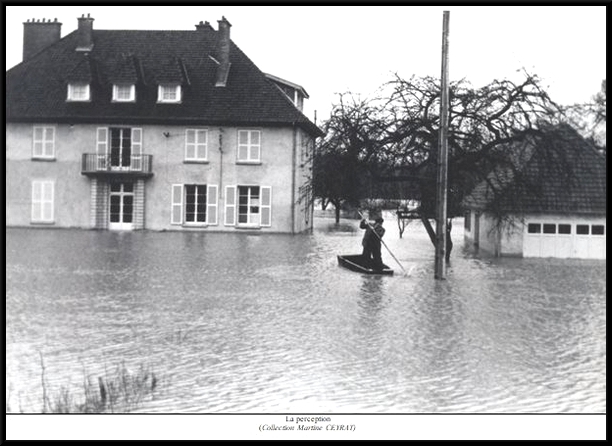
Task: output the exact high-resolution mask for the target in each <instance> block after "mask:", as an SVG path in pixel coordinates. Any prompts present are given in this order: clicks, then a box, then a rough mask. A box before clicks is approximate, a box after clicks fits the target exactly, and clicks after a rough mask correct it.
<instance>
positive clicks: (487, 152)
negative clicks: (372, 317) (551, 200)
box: [314, 70, 564, 222]
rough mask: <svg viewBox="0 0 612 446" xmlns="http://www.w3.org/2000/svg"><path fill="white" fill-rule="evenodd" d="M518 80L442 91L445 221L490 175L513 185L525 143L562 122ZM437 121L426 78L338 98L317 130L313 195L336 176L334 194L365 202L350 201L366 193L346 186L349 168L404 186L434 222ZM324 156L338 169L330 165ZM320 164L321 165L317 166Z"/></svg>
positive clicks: (539, 93) (534, 88)
mask: <svg viewBox="0 0 612 446" xmlns="http://www.w3.org/2000/svg"><path fill="white" fill-rule="evenodd" d="M523 74H524V79H523V80H522V81H521V82H518V83H515V82H512V81H510V80H494V81H493V82H491V83H490V84H488V85H486V86H484V87H481V88H473V87H472V86H471V85H470V84H469V83H468V82H466V81H464V80H462V81H459V82H454V83H452V84H451V85H450V104H449V133H448V138H449V139H448V147H449V151H448V153H449V158H448V175H449V177H448V184H449V194H448V210H449V216H451V217H452V216H457V215H460V213H461V202H462V201H463V198H464V197H465V196H466V195H467V194H468V193H469V192H471V190H472V189H473V187H474V186H475V185H476V184H477V183H479V182H481V181H483V180H485V181H492V180H491V172H492V171H494V169H497V170H498V171H505V172H506V175H513V176H514V178H515V179H520V173H519V171H520V168H521V167H522V161H523V160H524V158H525V157H526V156H531V155H532V154H531V153H530V152H528V151H529V150H533V145H532V144H528V143H529V142H530V141H533V138H537V137H538V136H539V135H541V134H542V128H543V126H544V124H545V123H557V122H559V121H560V120H561V119H563V118H564V113H563V110H562V109H561V107H560V106H558V105H557V104H556V103H555V102H554V101H553V100H552V99H551V98H550V97H549V95H548V94H547V92H546V91H545V90H544V89H543V88H542V86H541V85H540V80H539V78H538V77H537V76H536V75H532V74H529V73H527V72H526V71H524V70H523ZM439 114H440V84H439V80H438V79H436V78H432V77H423V78H418V77H412V78H410V79H408V80H406V79H402V78H401V77H399V76H398V75H396V76H395V78H394V79H392V80H391V81H390V82H388V83H387V84H385V85H383V86H382V87H381V89H380V91H379V92H378V94H377V97H376V98H375V99H371V100H360V99H355V98H354V97H352V96H351V97H350V100H349V101H347V100H346V95H343V96H341V97H340V102H339V104H338V105H336V106H335V107H334V110H333V113H332V116H331V118H330V120H328V121H327V122H326V123H325V130H326V131H327V136H326V138H325V139H324V140H323V141H322V142H321V143H320V144H319V146H318V150H317V155H316V156H317V157H318V158H319V160H318V161H317V159H316V158H315V166H316V165H317V164H318V165H319V169H322V171H323V172H327V173H326V174H325V175H322V174H321V170H319V175H315V176H314V185H315V190H316V191H317V195H318V196H320V197H322V196H324V195H325V194H326V192H325V190H328V191H329V190H331V189H332V187H331V185H330V181H333V179H334V177H336V178H338V181H339V182H341V184H342V185H344V186H346V188H344V186H343V191H344V192H342V193H341V194H340V195H344V196H345V198H346V199H347V200H348V199H350V200H355V199H357V198H366V197H367V195H365V196H360V197H356V196H355V194H356V195H358V196H359V195H360V194H365V193H367V191H368V190H369V189H368V187H367V186H364V184H363V183H360V185H359V186H360V187H357V186H356V185H355V184H354V183H351V182H350V181H348V179H347V178H345V177H344V174H342V173H340V172H339V171H338V168H340V167H341V166H342V165H344V166H348V167H349V169H350V170H349V172H348V176H349V177H350V176H356V177H357V178H361V179H366V175H365V174H363V172H364V171H367V172H368V175H367V178H369V179H370V180H372V181H375V182H406V183H409V184H410V187H409V189H410V190H411V191H412V194H413V196H411V197H405V198H415V199H419V200H420V201H421V203H422V205H421V208H420V212H421V215H422V217H423V221H424V222H425V219H426V218H433V217H435V199H436V198H435V197H436V191H435V184H436V183H435V178H436V168H437V167H436V165H437V152H438V143H439V141H438V139H439V128H440V116H439ZM330 153H335V154H336V156H340V157H341V158H340V159H342V160H343V161H342V163H345V164H342V163H338V162H336V163H332V162H330V161H329V159H330V155H329V154H330ZM342 157H346V159H345V158H342ZM551 159H552V158H551ZM349 160H350V162H349ZM321 161H325V163H328V166H327V167H325V166H323V167H321V166H322V164H321ZM500 168H501V169H500ZM316 171H317V168H316V167H315V172H316ZM323 178H325V179H326V180H327V182H325V183H324V182H323V181H322V179H323ZM319 183H320V184H323V185H324V187H319ZM349 192H350V193H349ZM376 198H384V197H376ZM500 217H503V216H500Z"/></svg>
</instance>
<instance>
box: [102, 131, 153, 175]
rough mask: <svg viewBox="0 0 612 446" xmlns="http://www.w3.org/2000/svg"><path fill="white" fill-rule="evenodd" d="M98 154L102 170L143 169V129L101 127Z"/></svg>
mask: <svg viewBox="0 0 612 446" xmlns="http://www.w3.org/2000/svg"><path fill="white" fill-rule="evenodd" d="M96 154H97V158H98V166H97V168H98V169H100V170H105V169H110V170H129V171H140V170H142V168H143V165H142V129H141V128H136V127H133V128H130V127H110V128H107V127H99V128H98V129H97V136H96Z"/></svg>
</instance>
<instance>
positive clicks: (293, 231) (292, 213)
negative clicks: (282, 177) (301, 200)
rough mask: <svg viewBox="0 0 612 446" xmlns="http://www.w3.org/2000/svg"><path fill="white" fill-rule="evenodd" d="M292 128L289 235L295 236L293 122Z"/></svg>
mask: <svg viewBox="0 0 612 446" xmlns="http://www.w3.org/2000/svg"><path fill="white" fill-rule="evenodd" d="M292 126H293V148H292V153H291V203H290V204H291V234H292V235H293V234H295V162H296V159H297V157H296V153H295V152H296V149H297V131H296V127H295V121H294V122H293V123H292Z"/></svg>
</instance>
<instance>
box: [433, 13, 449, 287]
mask: <svg viewBox="0 0 612 446" xmlns="http://www.w3.org/2000/svg"><path fill="white" fill-rule="evenodd" d="M449 20H450V12H449V11H444V18H443V22H442V76H441V95H440V144H439V150H438V160H437V161H438V166H437V167H438V175H437V179H436V266H435V274H434V277H435V278H436V279H440V280H442V279H446V264H445V253H446V200H447V195H448V193H447V192H448V22H449Z"/></svg>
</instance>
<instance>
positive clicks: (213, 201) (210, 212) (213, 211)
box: [206, 184, 218, 225]
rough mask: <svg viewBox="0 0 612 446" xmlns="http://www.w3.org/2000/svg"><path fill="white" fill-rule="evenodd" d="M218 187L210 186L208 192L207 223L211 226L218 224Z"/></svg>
mask: <svg viewBox="0 0 612 446" xmlns="http://www.w3.org/2000/svg"><path fill="white" fill-rule="evenodd" d="M217 189H218V187H217V185H216V184H209V185H208V190H207V191H206V222H207V223H208V224H209V225H216V224H217Z"/></svg>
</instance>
